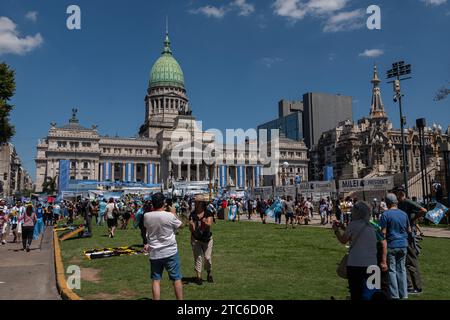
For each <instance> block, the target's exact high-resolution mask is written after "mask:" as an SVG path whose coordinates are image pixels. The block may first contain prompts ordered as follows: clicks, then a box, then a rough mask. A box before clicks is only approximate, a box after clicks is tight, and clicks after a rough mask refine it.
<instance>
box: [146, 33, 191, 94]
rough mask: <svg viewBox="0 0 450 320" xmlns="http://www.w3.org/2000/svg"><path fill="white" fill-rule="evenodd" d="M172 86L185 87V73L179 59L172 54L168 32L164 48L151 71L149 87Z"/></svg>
mask: <svg viewBox="0 0 450 320" xmlns="http://www.w3.org/2000/svg"><path fill="white" fill-rule="evenodd" d="M161 86H172V87H180V88H183V89H184V75H183V71H182V70H181V67H180V65H179V64H178V62H177V60H175V58H174V57H173V55H172V50H170V40H169V35H167V34H166V40H165V41H164V50H163V52H162V54H161V57H159V59H158V60H156V62H155V64H154V65H153V67H152V71H151V72H150V82H149V87H150V88H153V87H161Z"/></svg>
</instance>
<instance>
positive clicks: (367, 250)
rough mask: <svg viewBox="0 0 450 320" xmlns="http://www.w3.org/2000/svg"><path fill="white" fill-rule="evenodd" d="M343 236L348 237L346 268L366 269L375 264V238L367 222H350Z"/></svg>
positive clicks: (372, 229) (373, 230)
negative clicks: (348, 248) (348, 249)
mask: <svg viewBox="0 0 450 320" xmlns="http://www.w3.org/2000/svg"><path fill="white" fill-rule="evenodd" d="M345 235H347V236H350V252H349V256H348V260H347V266H351V267H368V266H371V265H376V264H377V236H376V233H375V229H374V228H373V227H372V226H371V225H370V224H369V222H366V221H364V220H353V221H351V222H350V223H349V224H348V227H347V230H346V231H345Z"/></svg>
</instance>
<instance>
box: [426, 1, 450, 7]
mask: <svg viewBox="0 0 450 320" xmlns="http://www.w3.org/2000/svg"><path fill="white" fill-rule="evenodd" d="M420 1H422V2H423V3H425V4H426V5H427V6H440V5H441V4H444V3H446V2H447V0H420Z"/></svg>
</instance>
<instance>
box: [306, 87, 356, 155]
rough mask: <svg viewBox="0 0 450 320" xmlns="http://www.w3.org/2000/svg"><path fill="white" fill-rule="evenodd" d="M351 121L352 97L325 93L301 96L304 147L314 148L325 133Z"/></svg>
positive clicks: (311, 93)
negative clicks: (344, 122)
mask: <svg viewBox="0 0 450 320" xmlns="http://www.w3.org/2000/svg"><path fill="white" fill-rule="evenodd" d="M346 120H350V121H353V111H352V97H348V96H341V95H331V94H326V93H313V92H309V93H305V94H304V95H303V137H304V139H305V143H306V146H307V147H308V148H309V149H311V148H312V147H313V146H315V145H316V144H317V143H318V142H319V139H320V137H321V135H322V133H324V132H325V131H328V130H331V129H333V128H335V127H336V126H337V125H338V124H339V123H341V122H343V121H346Z"/></svg>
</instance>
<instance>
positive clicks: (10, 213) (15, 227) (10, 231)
mask: <svg viewBox="0 0 450 320" xmlns="http://www.w3.org/2000/svg"><path fill="white" fill-rule="evenodd" d="M47 214H48V209H47V208H46V207H43V206H42V204H40V203H38V204H35V205H33V204H32V203H22V202H21V201H17V202H15V203H13V204H7V203H6V201H5V200H4V199H0V240H1V245H6V244H7V238H8V236H12V237H13V240H12V243H17V242H19V243H20V242H22V249H23V251H26V252H30V250H31V243H32V241H33V240H38V239H39V238H40V237H41V236H42V234H43V232H44V225H45V224H46V222H47V220H46V219H47V218H46V217H47Z"/></svg>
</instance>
